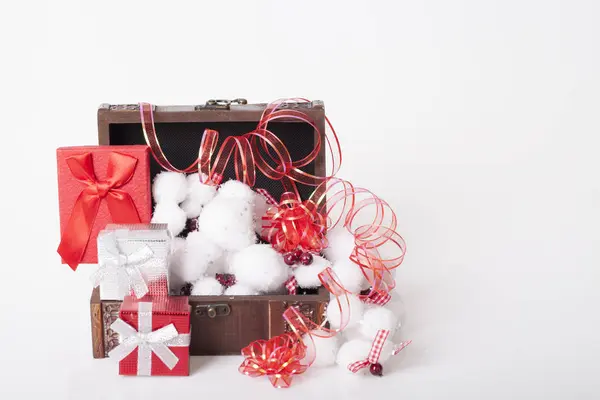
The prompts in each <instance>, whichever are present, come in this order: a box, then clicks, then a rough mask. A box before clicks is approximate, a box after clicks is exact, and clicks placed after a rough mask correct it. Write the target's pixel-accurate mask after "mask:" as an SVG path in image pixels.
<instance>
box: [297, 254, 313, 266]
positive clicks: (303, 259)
mask: <svg viewBox="0 0 600 400" xmlns="http://www.w3.org/2000/svg"><path fill="white" fill-rule="evenodd" d="M312 262H313V256H312V254H310V253H304V254H302V255H301V256H300V263H302V265H310V264H312Z"/></svg>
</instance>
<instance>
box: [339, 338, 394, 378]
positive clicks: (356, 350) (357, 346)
mask: <svg viewBox="0 0 600 400" xmlns="http://www.w3.org/2000/svg"><path fill="white" fill-rule="evenodd" d="M372 344H373V342H372V341H369V340H365V339H353V340H349V341H347V342H346V343H344V344H342V346H341V347H340V350H339V351H338V354H337V359H336V363H337V364H338V365H339V366H340V367H341V368H342V369H344V370H346V371H348V372H350V373H352V372H351V371H350V370H349V369H348V366H349V365H350V364H352V363H354V362H356V361H362V360H364V359H366V358H367V357H368V356H369V352H370V351H371V346H372ZM393 348H394V346H393V344H392V342H391V340H390V337H389V336H388V338H387V340H386V341H385V343H384V345H383V348H382V350H381V354H380V356H379V363H380V364H384V363H385V362H386V361H387V360H389V358H390V357H391V356H392V350H393ZM367 372H369V368H368V367H367V368H362V369H361V370H360V371H359V372H357V374H358V373H362V374H364V373H367Z"/></svg>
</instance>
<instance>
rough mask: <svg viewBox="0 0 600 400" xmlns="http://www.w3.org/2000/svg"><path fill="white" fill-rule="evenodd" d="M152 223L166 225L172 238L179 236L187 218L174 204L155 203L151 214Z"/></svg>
mask: <svg viewBox="0 0 600 400" xmlns="http://www.w3.org/2000/svg"><path fill="white" fill-rule="evenodd" d="M152 222H153V223H160V224H167V226H168V229H169V231H171V234H172V235H173V236H177V235H179V234H180V233H181V232H182V231H183V230H184V229H185V223H186V222H187V218H186V216H185V211H183V210H182V209H181V208H179V206H178V205H177V204H175V203H169V202H165V203H157V204H156V207H154V214H152Z"/></svg>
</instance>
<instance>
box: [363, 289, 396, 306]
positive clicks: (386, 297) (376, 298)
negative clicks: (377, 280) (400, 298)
mask: <svg viewBox="0 0 600 400" xmlns="http://www.w3.org/2000/svg"><path fill="white" fill-rule="evenodd" d="M391 299H392V296H391V295H390V294H389V293H387V292H382V291H378V290H374V291H371V293H369V295H368V296H367V297H365V298H364V299H363V301H364V302H365V303H368V304H377V305H378V306H385V305H386V304H387V303H388V302H389V301H390V300H391Z"/></svg>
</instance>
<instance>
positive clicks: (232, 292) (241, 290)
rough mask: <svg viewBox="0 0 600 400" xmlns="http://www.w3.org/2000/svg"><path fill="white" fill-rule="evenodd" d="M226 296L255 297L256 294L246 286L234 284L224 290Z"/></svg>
mask: <svg viewBox="0 0 600 400" xmlns="http://www.w3.org/2000/svg"><path fill="white" fill-rule="evenodd" d="M224 294H225V295H226V296H255V295H257V294H258V292H257V291H256V290H254V289H252V288H250V287H248V286H245V285H242V284H239V283H236V284H235V285H232V286H230V287H228V288H227V289H225V293H224Z"/></svg>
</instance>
